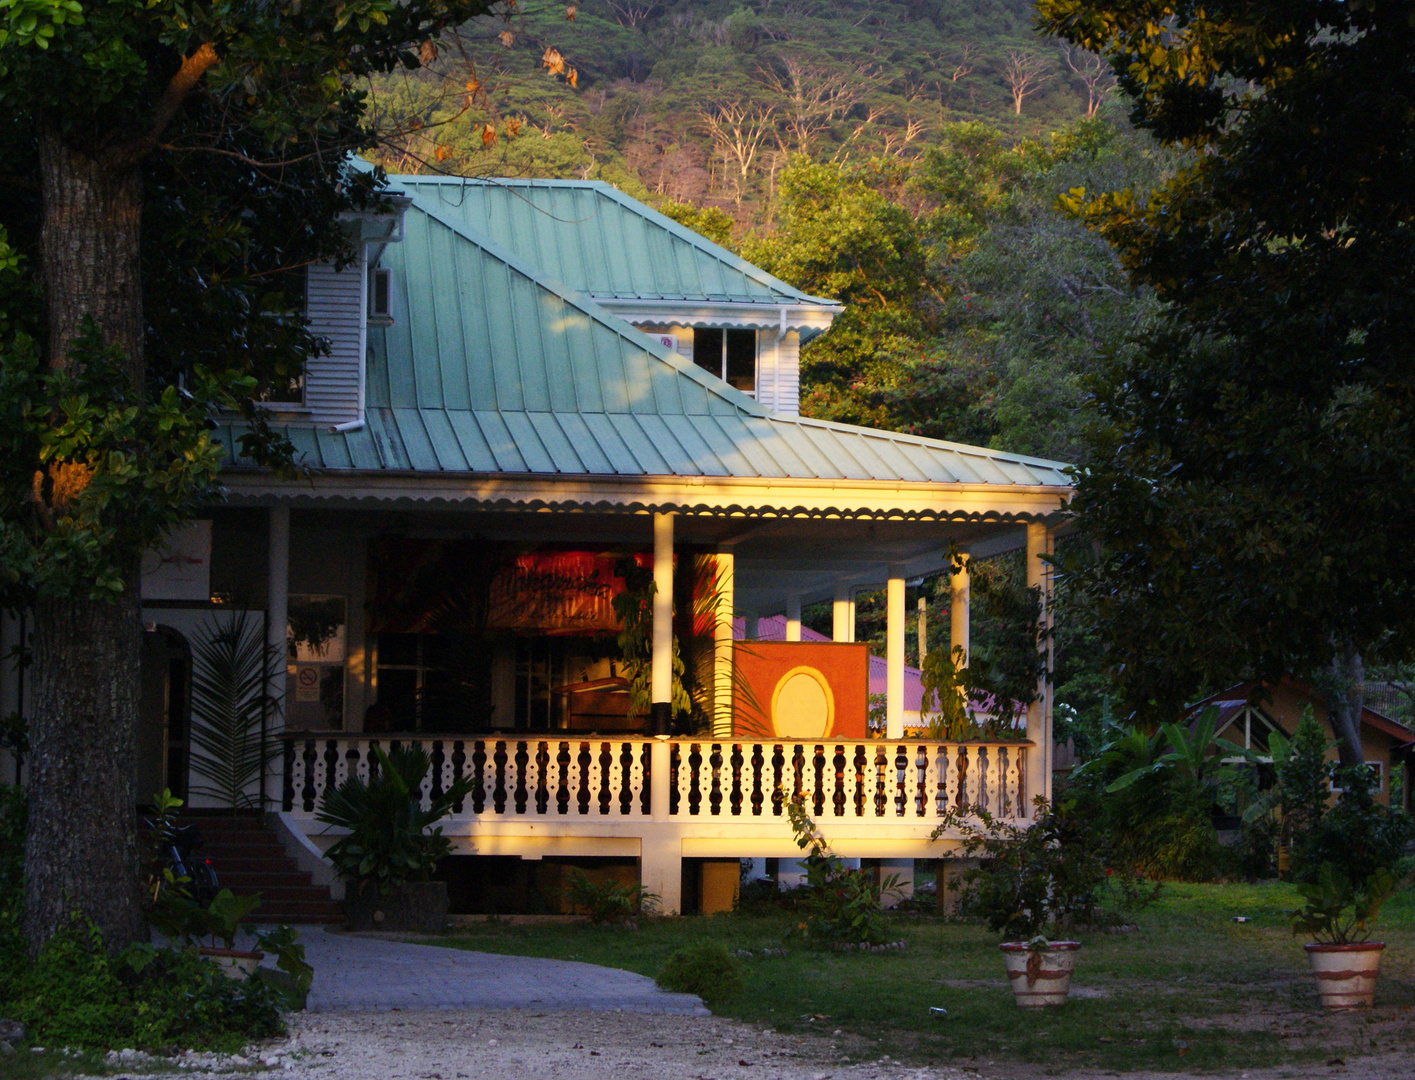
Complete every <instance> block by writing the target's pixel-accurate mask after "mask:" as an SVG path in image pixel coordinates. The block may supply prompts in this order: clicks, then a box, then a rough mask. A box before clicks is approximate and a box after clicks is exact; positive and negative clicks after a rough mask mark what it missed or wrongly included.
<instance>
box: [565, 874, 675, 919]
mask: <svg viewBox="0 0 1415 1080" xmlns="http://www.w3.org/2000/svg"><path fill="white" fill-rule="evenodd" d="M561 898H562V899H564V900H566V901H568V902H569V903H570V905H571V906H573V907H576V908H579V909H580V910H582V911H583V912H584V913H585V914H586V915H588V916H589V920H590V922H592V923H595V924H596V925H612V926H627V925H629V924H630V923H632V922H633V921H634V920H635V919H636V918H637V917H638V916H639V915H641V914H643V912H644V907H645V906H646V905H647V906H652V905H654V904H656V903H657V902H658V896H657V895H655V894H654V893H651V892H649V891H648V890H647V889H645V888H644V887H643V885H641V884H639V883H638V882H637V881H636V882H633V883H632V884H620V883H618V882H614V881H591V880H590V876H589V875H588V874H586V873H585V872H584V871H583V870H581V869H579V868H578V867H575V868H573V869H571V870H570V872H569V873H568V874H566V875H565V888H564V889H563V890H562V892H561Z"/></svg>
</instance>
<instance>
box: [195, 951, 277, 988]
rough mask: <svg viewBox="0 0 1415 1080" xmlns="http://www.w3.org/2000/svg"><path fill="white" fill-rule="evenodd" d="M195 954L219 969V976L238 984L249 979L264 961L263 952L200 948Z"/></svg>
mask: <svg viewBox="0 0 1415 1080" xmlns="http://www.w3.org/2000/svg"><path fill="white" fill-rule="evenodd" d="M197 952H199V953H200V954H201V955H202V956H204V957H206V958H207V959H208V960H210V961H212V962H213V963H215V964H216V966H217V967H219V968H220V969H221V974H223V975H225V976H226V977H227V978H228V979H235V980H237V981H238V982H244V981H245V980H246V979H249V978H250V977H251V975H252V974H254V973H255V969H256V968H258V967H260V962H261V961H262V960H264V959H265V953H263V952H242V951H241V950H240V949H207V948H202V949H198V950H197Z"/></svg>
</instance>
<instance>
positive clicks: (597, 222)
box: [389, 175, 840, 310]
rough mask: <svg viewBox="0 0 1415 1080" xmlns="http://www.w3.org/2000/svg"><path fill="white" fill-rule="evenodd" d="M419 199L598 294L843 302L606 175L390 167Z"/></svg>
mask: <svg viewBox="0 0 1415 1080" xmlns="http://www.w3.org/2000/svg"><path fill="white" fill-rule="evenodd" d="M389 184H390V186H391V187H393V188H395V189H398V190H400V191H401V192H403V193H405V194H407V195H408V196H410V197H411V198H412V199H413V201H414V203H415V204H416V205H417V206H420V207H422V208H423V209H426V210H428V211H430V212H432V213H434V214H437V215H438V216H440V217H442V218H444V219H446V220H447V221H449V222H452V223H454V224H455V225H457V226H458V227H459V228H461V229H462V230H463V231H464V232H466V233H467V234H468V235H471V236H480V237H485V238H486V239H487V240H489V241H491V242H492V243H494V244H496V245H498V246H499V247H501V248H503V249H505V250H506V251H509V252H512V253H513V254H514V255H515V256H516V257H517V258H519V259H521V260H522V261H524V262H526V263H529V264H530V265H532V266H535V267H538V268H539V269H540V270H541V272H542V273H544V274H545V275H546V276H547V277H548V278H549V279H551V280H552V281H555V282H557V283H558V284H560V285H563V286H565V287H566V288H570V289H573V290H575V291H576V292H580V293H584V294H586V295H588V296H590V297H593V298H594V299H597V300H606V301H608V300H613V301H633V300H647V301H667V300H674V301H684V302H689V303H701V304H722V303H730V304H763V305H778V306H779V305H790V306H793V307H807V308H822V309H826V310H835V309H838V308H839V306H840V305H839V304H838V303H837V302H836V301H834V300H827V299H823V298H822V297H819V296H810V295H808V294H806V293H803V292H801V291H800V290H799V289H796V288H793V287H792V286H790V285H788V284H787V283H786V282H784V281H782V280H780V279H779V278H775V277H772V276H771V275H770V274H768V273H767V272H766V271H765V270H762V269H761V268H760V267H757V266H753V265H752V264H751V263H749V262H747V261H746V260H745V259H742V258H740V257H738V256H736V255H734V254H732V252H730V251H728V250H727V249H726V248H722V247H719V246H718V245H717V244H714V243H712V241H710V240H708V239H706V238H705V237H702V236H700V235H698V234H697V233H695V232H693V231H692V230H691V229H688V228H685V227H684V226H682V225H680V224H678V222H676V221H674V220H672V219H671V218H667V217H664V216H663V215H662V214H660V213H659V212H658V211H656V210H654V209H652V208H651V207H649V206H645V205H644V204H643V203H641V202H639V201H638V200H637V199H631V198H630V197H629V196H627V195H625V194H624V193H623V192H621V191H617V190H615V189H614V188H613V187H611V186H610V185H608V184H605V183H602V182H600V181H580V180H501V179H498V180H470V179H463V178H461V177H450V176H401V175H400V176H390V177H389Z"/></svg>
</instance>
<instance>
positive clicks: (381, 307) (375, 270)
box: [368, 266, 393, 326]
mask: <svg viewBox="0 0 1415 1080" xmlns="http://www.w3.org/2000/svg"><path fill="white" fill-rule="evenodd" d="M368 324H369V325H370V326H392V325H393V272H392V271H391V270H386V269H383V268H382V267H378V266H375V267H372V268H371V269H370V270H369V272H368Z"/></svg>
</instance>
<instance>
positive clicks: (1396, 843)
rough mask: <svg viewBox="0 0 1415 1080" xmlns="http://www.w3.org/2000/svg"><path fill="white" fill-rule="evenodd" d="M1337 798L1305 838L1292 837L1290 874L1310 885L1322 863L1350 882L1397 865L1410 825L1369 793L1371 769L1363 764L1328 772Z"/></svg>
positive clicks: (1337, 768)
mask: <svg viewBox="0 0 1415 1080" xmlns="http://www.w3.org/2000/svg"><path fill="white" fill-rule="evenodd" d="M1331 778H1332V783H1333V784H1335V785H1336V787H1338V788H1340V789H1342V792H1341V798H1340V800H1339V801H1338V802H1337V804H1336V806H1334V807H1333V808H1332V809H1331V810H1329V811H1327V813H1326V814H1324V815H1323V816H1322V817H1321V818H1320V820H1318V821H1317V822H1316V824H1315V825H1313V826H1312V827H1311V828H1310V829H1308V830H1307V832H1306V834H1305V835H1303V836H1300V837H1296V838H1295V843H1294V851H1293V860H1292V861H1293V867H1292V868H1293V876H1294V877H1295V878H1297V879H1298V880H1299V881H1306V882H1312V881H1315V880H1317V875H1318V874H1319V873H1320V871H1321V868H1322V866H1323V865H1324V864H1326V863H1331V864H1332V865H1333V866H1334V867H1335V868H1336V870H1337V871H1338V872H1339V873H1341V874H1342V875H1344V876H1345V877H1347V878H1349V879H1350V880H1352V881H1365V880H1366V879H1367V878H1369V877H1371V875H1372V874H1374V873H1376V872H1377V871H1378V870H1389V869H1390V868H1391V867H1393V866H1395V865H1396V863H1397V862H1399V861H1400V858H1401V856H1402V855H1403V854H1404V853H1405V845H1406V844H1407V843H1409V842H1410V837H1411V832H1412V827H1411V821H1410V819H1409V818H1408V817H1407V816H1406V815H1405V814H1403V813H1401V812H1399V811H1397V810H1392V809H1391V808H1390V807H1388V806H1382V805H1381V804H1380V803H1378V802H1376V800H1375V796H1374V795H1373V794H1372V791H1371V789H1372V787H1373V786H1374V781H1373V777H1372V774H1371V771H1370V770H1369V769H1367V768H1365V767H1364V766H1360V765H1355V766H1337V767H1335V768H1333V769H1331Z"/></svg>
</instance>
